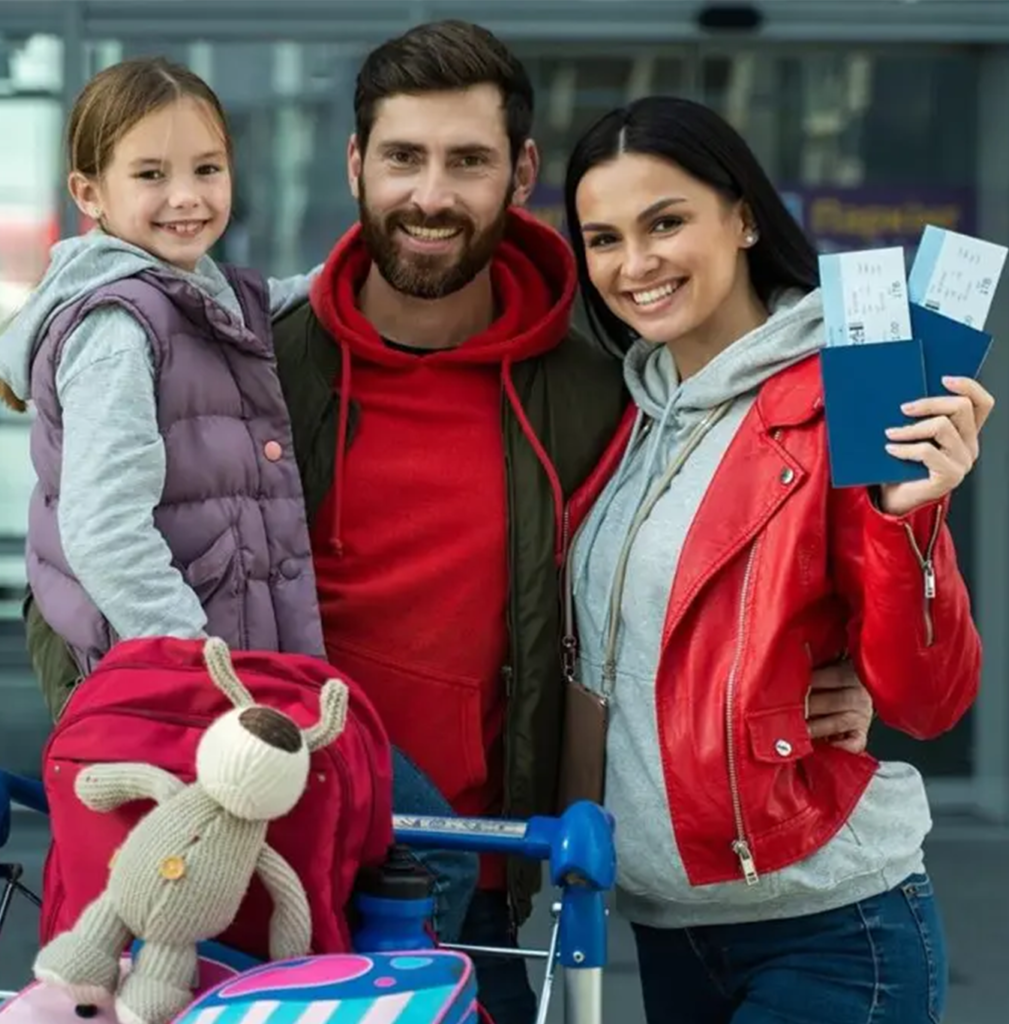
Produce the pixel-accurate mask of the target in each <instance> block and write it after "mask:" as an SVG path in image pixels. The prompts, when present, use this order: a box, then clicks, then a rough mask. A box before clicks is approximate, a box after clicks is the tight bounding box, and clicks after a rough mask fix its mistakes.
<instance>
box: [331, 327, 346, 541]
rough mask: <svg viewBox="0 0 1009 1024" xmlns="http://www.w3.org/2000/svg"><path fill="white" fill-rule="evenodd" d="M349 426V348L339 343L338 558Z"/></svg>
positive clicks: (335, 497) (335, 533)
mask: <svg viewBox="0 0 1009 1024" xmlns="http://www.w3.org/2000/svg"><path fill="white" fill-rule="evenodd" d="M349 426H350V347H349V346H348V345H347V343H346V342H345V341H344V342H341V343H340V416H339V420H338V425H337V428H336V467H335V469H334V473H333V476H334V489H335V492H336V493H335V494H334V495H333V523H332V534H331V538H330V539H331V540H332V543H333V550H334V551H335V552H336V556H337V557H338V558H340V557H342V555H343V539H342V538H341V536H340V527H341V520H342V516H343V476H344V466H345V464H346V461H347V432H348V430H349Z"/></svg>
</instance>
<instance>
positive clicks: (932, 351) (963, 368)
mask: <svg viewBox="0 0 1009 1024" xmlns="http://www.w3.org/2000/svg"><path fill="white" fill-rule="evenodd" d="M911 333H912V334H913V335H914V337H915V338H916V339H917V340H918V341H920V342H921V347H922V354H923V355H924V358H925V388H926V392H927V393H928V394H929V395H930V396H932V395H948V394H949V391H947V390H946V388H945V387H943V383H942V379H943V377H971V378H973V377H977V375H978V374H979V373H980V372H981V367H982V366H983V365H984V361H985V358H986V357H987V355H988V350H989V349H990V348H991V343H992V336H991V335H990V334H986V333H985V332H984V331H979V330H977V328H975V327H968V326H967V325H966V324H962V323H960V321H959V320H953V319H951V318H950V317H948V316H943V315H942V313H936V312H935V311H934V310H931V309H926V308H925V307H924V306H919V305H916V304H915V303H913V302H912V303H911Z"/></svg>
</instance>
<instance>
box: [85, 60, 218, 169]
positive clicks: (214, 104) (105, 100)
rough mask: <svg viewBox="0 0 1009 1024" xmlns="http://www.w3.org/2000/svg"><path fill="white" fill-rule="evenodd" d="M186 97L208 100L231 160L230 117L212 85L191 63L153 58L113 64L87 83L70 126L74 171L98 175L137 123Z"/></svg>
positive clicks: (204, 102) (203, 101) (208, 105)
mask: <svg viewBox="0 0 1009 1024" xmlns="http://www.w3.org/2000/svg"><path fill="white" fill-rule="evenodd" d="M185 97H190V98H192V99H195V100H198V101H200V102H201V103H203V104H205V105H206V107H207V109H208V110H209V112H210V113H211V115H212V116H213V118H214V120H215V121H216V122H217V123H218V126H219V127H220V129H221V134H222V135H223V136H224V143H225V149H226V150H227V153H228V159H229V160H230V159H231V154H232V145H231V135H230V134H229V132H228V121H227V118H226V117H225V115H224V109H223V108H222V106H221V101H220V100H219V99H218V98H217V95H216V94H215V93H214V90H213V89H211V88H210V86H209V85H207V83H206V82H204V81H203V79H202V78H200V76H199V75H197V74H194V73H193V72H192V71H190V70H189V68H187V67H183V66H182V65H181V64H172V63H170V62H169V61H167V60H165V59H164V58H163V57H153V58H139V59H136V60H126V61H123V62H122V63H120V64H114V65H112V67H110V68H106V69H105V70H104V71H100V72H99V73H98V74H97V75H95V77H94V78H92V79H91V81H90V82H88V84H87V85H86V86H85V87H84V90H83V91H82V92H81V94H80V96H78V97H77V102H76V103H75V104H74V108H73V110H72V111H71V112H70V121H69V124H68V125H67V158H68V162H69V164H70V170H71V171H77V172H79V173H80V174H83V175H85V177H88V178H100V177H101V176H102V174H103V173H104V172H105V170H106V169H107V168H108V166H109V164H110V163H111V162H112V155H113V153H114V152H115V148H116V144H117V143H118V142H119V140H120V139H121V138H122V137H123V136H124V135H125V134H126V133H127V132H128V131H130V129H131V128H133V127H134V125H136V124H138V123H139V122H140V121H142V120H143V119H144V118H145V117H147V115H148V114H153V113H154V112H155V111H157V110H160V109H161V108H162V107H166V106H168V105H169V104H170V103H175V102H177V101H178V100H181V99H183V98H185Z"/></svg>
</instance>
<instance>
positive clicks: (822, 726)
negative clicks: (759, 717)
mask: <svg viewBox="0 0 1009 1024" xmlns="http://www.w3.org/2000/svg"><path fill="white" fill-rule="evenodd" d="M872 716H873V707H872V697H870V696H869V691H868V690H867V689H866V688H865V687H864V686H863V685H862V683H861V680H860V679H859V678H858V676H857V675H856V673H855V667H854V666H853V665H852V664H851V662H850V661H841V662H838V663H837V664H835V665H826V666H825V667H823V668H818V669H815V670H814V671H813V677H812V681H811V683H810V686H809V692H808V693H807V695H806V722H807V724H808V726H809V735H810V736H811V737H812V738H813V739H814V740H826V741H827V742H828V743H830V744H831V745H832V746H835V747H840V748H841V749H842V750H847V751H848V753H849V754H861V753H862V751H863V750H865V748H866V744H867V743H868V740H869V726H870V725H871V724H872Z"/></svg>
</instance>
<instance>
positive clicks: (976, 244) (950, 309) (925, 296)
mask: <svg viewBox="0 0 1009 1024" xmlns="http://www.w3.org/2000/svg"><path fill="white" fill-rule="evenodd" d="M1007 251H1009V250H1007V249H1006V247H1005V246H1004V245H996V244H995V243H994V242H985V241H982V240H981V239H980V238H971V237H970V236H969V235H961V234H958V233H957V232H955V231H947V230H946V229H945V228H937V227H934V226H933V225H931V224H929V225H928V227H926V228H925V231H924V232H923V234H922V236H921V245H920V246H919V248H918V254H917V256H916V257H915V260H914V266H913V267H912V268H911V276H910V277H909V278H908V294H909V295H910V298H911V301H912V302H913V303H915V304H916V305H919V306H924V307H925V308H926V309H931V310H933V311H934V312H936V313H940V314H941V315H942V316H945V317H949V319H951V320H957V321H959V322H960V323H962V324H966V325H967V326H968V327H974V328H976V329H977V330H979V331H980V330H983V329H984V324H985V320H987V319H988V311H989V310H990V309H991V304H992V299H993V298H994V297H995V289H996V287H998V280H999V277H1000V276H1001V274H1002V268H1003V267H1004V266H1005V261H1006V253H1007Z"/></svg>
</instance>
